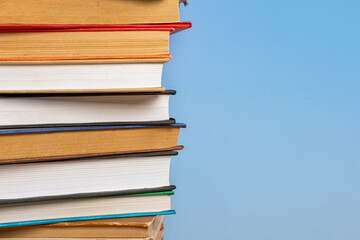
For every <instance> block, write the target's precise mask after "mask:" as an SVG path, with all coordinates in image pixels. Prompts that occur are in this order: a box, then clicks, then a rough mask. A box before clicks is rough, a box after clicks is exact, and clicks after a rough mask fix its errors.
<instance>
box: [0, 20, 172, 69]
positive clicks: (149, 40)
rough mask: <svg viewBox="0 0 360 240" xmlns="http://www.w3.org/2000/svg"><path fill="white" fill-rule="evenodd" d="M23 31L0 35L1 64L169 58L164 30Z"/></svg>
mask: <svg viewBox="0 0 360 240" xmlns="http://www.w3.org/2000/svg"><path fill="white" fill-rule="evenodd" d="M0 28H1V27H0ZM8 31H9V30H8ZM24 31H25V30H21V29H18V30H16V34H15V33H14V32H3V33H1V38H0V52H1V56H0V63H2V64H8V63H53V62H55V61H68V62H66V63H74V62H71V61H76V60H77V62H78V63H80V61H81V62H82V63H84V62H86V63H88V62H96V63H114V62H117V63H118V62H120V63H121V62H131V63H133V62H145V61H146V62H162V63H164V62H167V61H168V60H169V59H170V57H171V56H170V55H169V31H168V30H166V29H159V30H158V29H152V28H150V29H148V28H144V29H133V30H131V29H127V28H119V29H118V28H96V29H91V28H84V29H83V28H82V29H61V31H59V29H40V30H36V31H34V32H28V31H25V32H24ZM152 59H154V61H152ZM69 61H70V62H69Z"/></svg>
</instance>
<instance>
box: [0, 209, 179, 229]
mask: <svg viewBox="0 0 360 240" xmlns="http://www.w3.org/2000/svg"><path fill="white" fill-rule="evenodd" d="M175 213H176V212H175V211H174V210H168V211H163V212H150V213H127V214H117V215H102V216H88V217H72V218H56V219H45V220H35V221H25V222H10V223H0V228H4V227H21V226H30V225H39V224H50V223H60V222H75V221H87V220H98V219H109V218H127V217H144V216H156V215H169V214H175Z"/></svg>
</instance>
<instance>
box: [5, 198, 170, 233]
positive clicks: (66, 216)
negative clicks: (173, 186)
mask: <svg viewBox="0 0 360 240" xmlns="http://www.w3.org/2000/svg"><path fill="white" fill-rule="evenodd" d="M173 194H174V192H173V191H164V192H152V193H140V194H129V195H119V196H106V197H91V198H75V199H66V200H52V201H35V202H29V203H14V204H0V212H1V214H0V228H1V227H18V226H29V225H38V224H50V223H58V222H72V221H85V220H96V219H109V218H119V217H138V216H155V215H166V214H174V213H175V212H174V211H172V210H170V209H171V198H170V195H173Z"/></svg>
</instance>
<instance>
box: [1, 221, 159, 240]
mask: <svg viewBox="0 0 360 240" xmlns="http://www.w3.org/2000/svg"><path fill="white" fill-rule="evenodd" d="M163 224H164V216H163V215H159V216H148V217H132V218H113V219H102V220H92V221H79V222H63V223H53V224H45V225H36V226H25V227H9V228H0V238H26V239H29V237H31V239H35V238H46V239H48V238H54V239H57V238H66V239H74V238H82V239H83V238H111V239H114V238H115V239H119V238H120V239H121V238H131V239H134V240H136V239H142V238H144V239H148V240H150V239H153V240H156V239H157V237H158V236H159V235H160V234H161V233H162V232H163V231H164V227H163Z"/></svg>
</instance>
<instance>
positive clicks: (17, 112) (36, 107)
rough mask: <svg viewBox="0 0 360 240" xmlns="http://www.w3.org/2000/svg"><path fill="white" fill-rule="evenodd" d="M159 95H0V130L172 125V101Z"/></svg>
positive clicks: (136, 93) (160, 93) (140, 93)
mask: <svg viewBox="0 0 360 240" xmlns="http://www.w3.org/2000/svg"><path fill="white" fill-rule="evenodd" d="M175 93H176V92H175V91H173V90H167V91H163V92H158V93H149V92H128V93H125V92H123V93H96V94H95V93H94V94H87V93H39V94H29V93H27V94H26V93H24V94H0V129H1V128H13V127H19V126H20V127H24V126H26V125H41V124H47V125H49V124H50V125H57V126H66V125H73V124H80V125H81V124H94V123H96V124H97V125H101V124H104V125H116V124H119V123H135V124H141V122H145V123H146V122H157V121H162V122H165V121H169V97H170V95H173V94H175Z"/></svg>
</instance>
